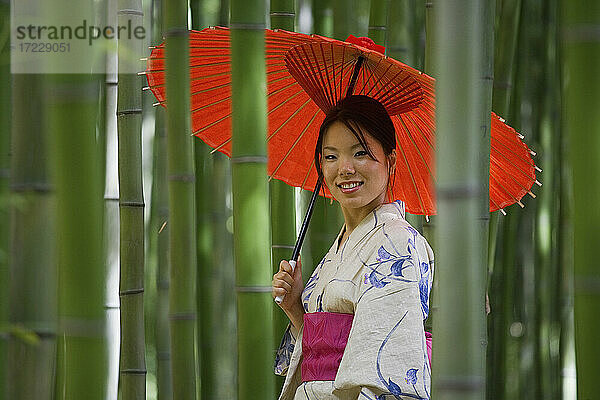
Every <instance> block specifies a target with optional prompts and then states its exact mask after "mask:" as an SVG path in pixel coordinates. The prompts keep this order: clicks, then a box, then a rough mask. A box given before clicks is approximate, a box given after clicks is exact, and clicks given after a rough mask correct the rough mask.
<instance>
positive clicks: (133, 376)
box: [117, 0, 146, 400]
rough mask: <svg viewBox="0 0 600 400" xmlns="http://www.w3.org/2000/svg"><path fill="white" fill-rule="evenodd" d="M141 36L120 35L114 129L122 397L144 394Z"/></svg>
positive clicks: (136, 13)
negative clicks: (117, 184)
mask: <svg viewBox="0 0 600 400" xmlns="http://www.w3.org/2000/svg"><path fill="white" fill-rule="evenodd" d="M142 15H143V11H142V2H141V0H120V1H119V4H118V11H117V23H118V24H119V25H120V26H127V25H128V24H131V25H133V26H140V25H141V23H142ZM142 45H143V43H142V42H141V41H140V40H127V39H126V38H124V37H121V38H120V39H119V47H118V49H119V51H118V70H119V75H118V94H117V132H118V144H119V147H118V152H119V235H120V240H119V259H120V284H119V297H120V304H121V355H120V362H119V372H120V374H119V393H120V398H121V399H123V400H130V399H131V400H133V399H138V400H143V399H145V398H146V360H145V354H144V353H145V340H144V339H145V338H144V263H145V260H144V258H145V257H144V208H145V205H144V193H143V188H142V92H141V87H142V85H141V81H140V79H141V76H138V75H137V74H136V73H135V72H134V73H131V71H137V70H139V69H141V63H140V62H139V61H138V60H139V59H140V57H141V56H142V52H143V50H142Z"/></svg>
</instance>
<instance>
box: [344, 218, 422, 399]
mask: <svg viewBox="0 0 600 400" xmlns="http://www.w3.org/2000/svg"><path fill="white" fill-rule="evenodd" d="M404 229H406V232H404ZM409 229H412V228H410V227H409V228H403V229H400V231H401V232H396V233H395V234H394V235H393V236H392V235H391V234H390V235H388V234H386V233H385V231H384V232H383V234H382V235H378V236H380V237H379V238H378V240H377V242H376V243H374V244H373V243H372V244H371V248H370V249H367V251H363V252H362V254H361V255H360V260H361V262H362V263H363V267H362V268H361V270H360V272H359V273H360V276H359V277H358V278H359V279H360V285H359V287H358V289H357V293H356V298H357V300H356V303H355V314H354V320H353V323H352V329H351V331H350V336H349V338H348V343H347V345H346V349H345V351H344V355H343V357H342V361H341V364H340V367H339V370H338V373H337V376H336V379H335V383H334V384H335V387H336V390H342V391H343V390H346V391H350V392H360V393H359V394H358V398H359V399H387V398H390V399H392V398H393V399H398V398H400V399H403V398H405V397H404V396H406V398H412V399H414V398H418V399H428V398H429V392H430V379H431V377H430V369H429V363H428V358H427V350H426V342H425V333H424V329H423V310H422V303H421V299H422V296H421V294H420V292H421V290H420V285H419V282H420V281H421V280H422V274H421V263H422V262H427V261H426V259H427V257H428V256H427V252H424V253H425V254H423V251H421V250H423V249H424V248H423V247H422V246H421V243H417V242H418V241H420V240H419V239H418V237H417V235H418V234H416V235H415V234H413V232H411V231H410V230H409ZM394 231H398V230H394ZM399 233H401V234H399ZM414 233H416V231H415V232H414ZM421 240H422V238H421ZM418 247H419V248H420V249H419V250H417V248H418ZM419 253H420V254H419ZM421 286H422V285H421ZM403 395H404V396H403Z"/></svg>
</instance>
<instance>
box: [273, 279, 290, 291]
mask: <svg viewBox="0 0 600 400" xmlns="http://www.w3.org/2000/svg"><path fill="white" fill-rule="evenodd" d="M292 284H293V282H292ZM292 284H290V283H288V282H286V281H276V282H274V283H273V287H275V288H283V289H285V290H286V291H288V292H291V291H292Z"/></svg>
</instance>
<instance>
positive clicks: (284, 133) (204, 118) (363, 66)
mask: <svg viewBox="0 0 600 400" xmlns="http://www.w3.org/2000/svg"><path fill="white" fill-rule="evenodd" d="M347 40H348V41H346V42H343V41H338V40H335V39H330V38H327V37H323V36H318V35H305V34H302V33H295V32H288V31H284V30H269V29H266V30H265V56H266V57H265V58H266V59H265V62H266V73H267V88H266V91H267V99H268V132H267V142H268V165H267V171H268V174H269V176H270V177H272V178H276V179H279V180H282V181H284V182H286V183H288V184H290V185H293V186H297V187H301V188H303V189H307V190H313V191H314V189H315V185H316V183H317V178H318V176H317V172H316V170H315V168H314V164H313V155H314V149H315V144H316V141H317V136H318V132H319V127H320V125H321V122H322V121H323V119H324V117H325V112H327V111H328V110H330V109H331V108H332V107H333V106H335V104H336V103H337V102H338V101H339V100H341V99H342V98H344V97H345V96H346V95H347V94H348V93H349V92H350V93H352V94H362V95H367V96H370V97H373V98H375V99H376V100H378V101H379V102H380V103H382V104H383V105H384V107H385V108H386V110H387V111H388V113H389V114H390V117H391V118H392V121H393V123H394V127H395V130H396V141H397V149H396V151H397V154H398V157H397V162H396V177H395V180H394V186H393V193H394V195H395V197H396V198H398V199H401V200H403V201H404V202H405V204H406V210H407V211H408V212H410V213H413V214H422V215H434V214H435V213H436V209H435V197H434V196H435V191H434V189H435V187H434V185H435V181H434V179H435V178H434V177H435V165H434V156H435V137H434V132H435V93H434V84H435V80H434V79H433V78H432V77H430V76H428V75H426V74H424V73H422V72H420V71H418V70H416V69H414V68H412V67H410V66H408V65H405V64H403V63H401V62H399V61H397V60H394V59H392V58H390V57H386V56H385V55H384V54H382V52H383V47H382V46H377V45H375V44H374V43H373V42H372V41H371V40H370V39H368V38H354V37H352V36H351V37H350V38H348V39H347ZM189 46H190V82H191V83H190V84H191V115H192V118H191V119H192V133H193V134H194V135H196V136H198V137H199V138H201V139H202V140H203V141H205V142H206V143H207V144H208V145H209V146H211V147H212V148H214V149H215V151H216V150H218V151H221V152H223V153H225V154H227V155H228V156H231V132H232V129H231V123H232V118H231V115H232V114H231V113H232V111H231V59H230V56H231V52H230V40H229V29H227V28H221V27H210V28H206V29H204V30H202V31H190V41H189ZM164 56H165V48H164V43H163V44H161V45H159V46H156V47H152V53H151V55H150V57H149V58H148V60H147V69H146V72H145V74H146V76H147V79H148V85H149V89H150V90H152V92H153V93H154V95H155V96H156V98H157V100H158V103H157V104H160V105H163V106H167V100H166V98H165V76H164ZM349 88H350V89H349ZM522 138H523V137H522V136H521V135H520V134H518V133H517V132H516V131H515V130H514V129H513V128H511V127H510V126H508V125H507V124H506V123H505V121H504V120H503V119H502V118H500V117H499V116H497V115H496V114H494V113H492V114H491V148H490V180H489V188H490V189H489V190H490V193H489V195H490V196H489V198H490V211H496V210H499V209H500V210H502V209H503V208H504V207H507V206H509V205H511V204H514V203H519V204H520V205H521V206H522V203H521V202H520V200H521V198H522V197H523V196H525V195H526V194H528V193H529V194H530V195H531V196H534V195H533V193H531V190H530V189H531V187H532V185H533V184H534V183H537V184H538V185H541V184H540V183H539V182H538V181H537V180H536V176H535V170H536V169H538V170H539V168H537V167H536V166H535V164H534V162H533V160H532V158H531V156H532V155H533V154H535V153H533V152H532V151H531V150H530V149H529V148H528V147H527V145H526V144H525V143H524V142H523V141H522V140H521V139H522ZM324 194H325V196H327V197H331V194H330V193H329V191H328V189H327V188H326V187H325V188H324ZM502 211H503V210H502Z"/></svg>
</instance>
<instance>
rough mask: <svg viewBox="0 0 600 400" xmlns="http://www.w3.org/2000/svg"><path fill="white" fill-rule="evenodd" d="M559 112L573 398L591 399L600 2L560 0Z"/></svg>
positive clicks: (596, 387)
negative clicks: (567, 217)
mask: <svg viewBox="0 0 600 400" xmlns="http://www.w3.org/2000/svg"><path fill="white" fill-rule="evenodd" d="M561 15H562V16H563V21H562V22H563V23H562V24H561V25H562V27H563V28H562V29H563V36H562V39H563V40H562V56H563V59H562V65H563V68H562V71H563V74H564V75H563V82H564V83H565V87H564V93H565V96H564V108H563V116H564V123H565V128H566V130H567V134H568V135H569V138H570V139H571V142H570V149H569V160H570V163H571V166H572V170H573V193H574V198H573V214H572V217H573V235H574V240H573V242H574V267H575V272H574V278H575V281H574V284H575V289H574V312H575V349H576V353H575V354H576V361H577V397H578V398H580V399H592V398H594V397H595V396H597V393H598V392H599V391H600V380H598V378H597V374H596V373H595V371H596V368H597V362H598V359H599V358H600V343H598V340H597V334H596V332H595V329H594V328H593V327H594V326H595V319H596V313H597V310H599V309H600V271H599V270H598V268H597V265H596V263H595V262H594V257H593V254H594V253H595V251H596V248H597V239H596V238H595V236H594V234H593V232H596V231H597V227H598V224H600V215H599V214H598V212H597V211H596V210H597V204H598V202H599V201H600V190H599V188H600V186H599V185H600V174H598V173H592V171H598V170H600V159H599V158H598V157H594V156H591V153H590V151H593V150H592V149H598V148H600V136H598V135H590V134H589V132H590V129H591V131H595V130H597V129H598V127H600V116H599V115H598V113H597V112H595V110H597V109H598V107H600V95H599V92H600V79H599V77H598V74H597V73H596V71H595V68H596V67H595V66H597V65H598V62H600V40H599V38H598V35H594V34H591V32H595V29H597V27H598V26H599V25H600V4H598V3H596V2H594V3H591V4H587V3H586V4H582V3H577V2H569V3H567V2H562V8H561Z"/></svg>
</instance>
